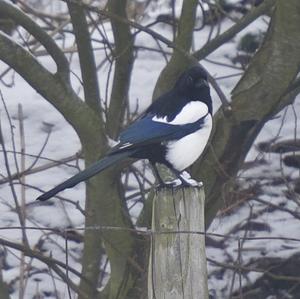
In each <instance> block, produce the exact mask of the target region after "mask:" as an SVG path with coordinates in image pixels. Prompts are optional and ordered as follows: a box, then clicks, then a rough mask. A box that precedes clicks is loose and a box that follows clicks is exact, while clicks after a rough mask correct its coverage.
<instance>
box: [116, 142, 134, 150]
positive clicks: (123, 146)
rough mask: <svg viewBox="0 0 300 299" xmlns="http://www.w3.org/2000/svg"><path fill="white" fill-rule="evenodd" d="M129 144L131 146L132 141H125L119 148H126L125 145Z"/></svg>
mask: <svg viewBox="0 0 300 299" xmlns="http://www.w3.org/2000/svg"><path fill="white" fill-rule="evenodd" d="M129 146H132V143H130V142H126V143H124V144H122V145H121V146H120V147H119V148H120V149H122V148H126V147H129Z"/></svg>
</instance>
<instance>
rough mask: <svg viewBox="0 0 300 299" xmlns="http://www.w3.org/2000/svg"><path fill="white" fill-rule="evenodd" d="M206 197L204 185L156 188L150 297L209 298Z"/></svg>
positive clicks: (149, 286) (161, 298)
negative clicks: (205, 216) (205, 222)
mask: <svg viewBox="0 0 300 299" xmlns="http://www.w3.org/2000/svg"><path fill="white" fill-rule="evenodd" d="M204 198H205V196H204V190H203V188H202V187H189V188H176V189H169V188H163V189H159V190H157V191H156V195H155V197H154V201H153V213H152V231H153V235H152V240H151V251H150V259H149V269H148V299H183V298H186V299H208V287H207V268H206V254H205V236H204V234H201V233H199V232H204V231H205V228H204ZM193 232H194V233H193ZM196 232H198V233H196Z"/></svg>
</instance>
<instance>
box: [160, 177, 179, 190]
mask: <svg viewBox="0 0 300 299" xmlns="http://www.w3.org/2000/svg"><path fill="white" fill-rule="evenodd" d="M181 183H182V182H181V180H179V179H175V180H172V181H166V182H161V183H159V184H158V185H157V186H156V188H158V189H163V188H168V189H174V188H177V187H179V186H181Z"/></svg>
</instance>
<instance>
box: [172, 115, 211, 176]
mask: <svg viewBox="0 0 300 299" xmlns="http://www.w3.org/2000/svg"><path fill="white" fill-rule="evenodd" d="M211 129H212V117H211V115H210V114H209V115H207V117H206V118H205V123H204V126H203V127H202V128H201V129H200V130H198V131H196V132H194V133H192V134H189V135H187V136H184V137H183V138H181V139H179V140H176V141H170V142H168V144H167V153H166V160H167V161H168V162H170V163H171V164H172V165H173V167H174V168H175V169H176V170H178V171H182V170H184V169H186V168H187V167H189V166H190V165H192V164H193V163H194V162H195V161H196V160H197V159H198V158H199V156H200V155H201V154H202V152H203V150H204V148H205V146H206V144H207V142H208V139H209V135H210V132H211Z"/></svg>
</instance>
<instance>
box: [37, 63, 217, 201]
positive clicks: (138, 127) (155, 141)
mask: <svg viewBox="0 0 300 299" xmlns="http://www.w3.org/2000/svg"><path fill="white" fill-rule="evenodd" d="M211 114H212V101H211V97H210V91H209V86H208V83H207V74H206V72H205V71H204V70H203V69H202V68H201V67H200V66H194V67H191V68H190V69H188V70H187V71H185V72H184V73H183V74H182V75H181V76H180V77H179V78H178V80H177V81H176V83H175V85H174V87H173V88H172V89H171V90H170V91H169V92H167V93H165V94H164V95H162V96H160V97H159V98H158V99H157V100H156V101H154V102H153V103H152V104H151V105H150V106H149V107H148V109H146V111H145V112H144V113H143V114H142V115H141V116H140V117H139V118H138V119H137V120H136V121H135V122H133V123H132V124H131V125H130V126H129V127H128V128H127V129H125V130H124V131H123V132H121V134H120V138H119V139H120V141H119V143H118V144H117V145H116V146H115V147H114V148H112V150H111V151H110V152H109V153H108V154H107V155H106V156H105V157H104V158H103V159H101V160H100V161H98V162H96V163H94V164H93V165H91V166H90V167H88V168H87V169H86V170H84V171H82V172H80V173H78V174H76V175H75V176H73V177H71V178H70V179H68V180H66V181H65V182H63V183H61V184H59V185H58V186H56V187H55V188H53V189H51V190H50V191H48V192H46V193H44V194H42V195H41V196H39V197H38V198H37V199H38V200H47V199H48V198H50V197H52V196H54V195H55V194H57V193H58V192H60V191H62V190H64V189H66V188H71V187H73V186H74V185H76V184H78V183H79V182H82V181H84V180H87V179H88V178H90V177H92V176H94V175H95V174H97V173H99V172H101V171H103V170H104V169H106V168H108V167H109V166H111V165H113V164H115V163H117V162H118V161H120V160H123V159H125V158H135V159H148V160H149V161H150V163H151V164H152V165H153V167H154V171H155V174H156V176H157V178H158V180H159V182H160V184H164V182H163V181H162V179H161V178H160V176H159V173H158V171H157V169H156V163H162V164H165V165H166V166H167V167H169V168H170V169H171V170H172V171H173V172H174V173H175V175H176V176H177V177H178V178H179V179H180V180H181V182H182V183H183V184H184V185H192V183H191V181H189V180H188V179H186V178H184V177H183V176H182V175H181V172H182V170H183V169H184V168H186V167H187V166H189V165H190V164H192V163H193V162H194V160H195V159H197V158H198V157H199V155H200V154H201V152H202V151H203V149H204V146H205V145H206V143H207V140H208V136H209V133H210V130H211ZM202 131H203V134H202V133H201V132H202ZM185 143H186V144H185ZM189 144H190V145H191V148H190V152H189ZM197 147H198V148H199V149H197ZM183 149H184V150H183ZM185 149H186V152H185ZM177 160H178V161H177Z"/></svg>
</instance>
